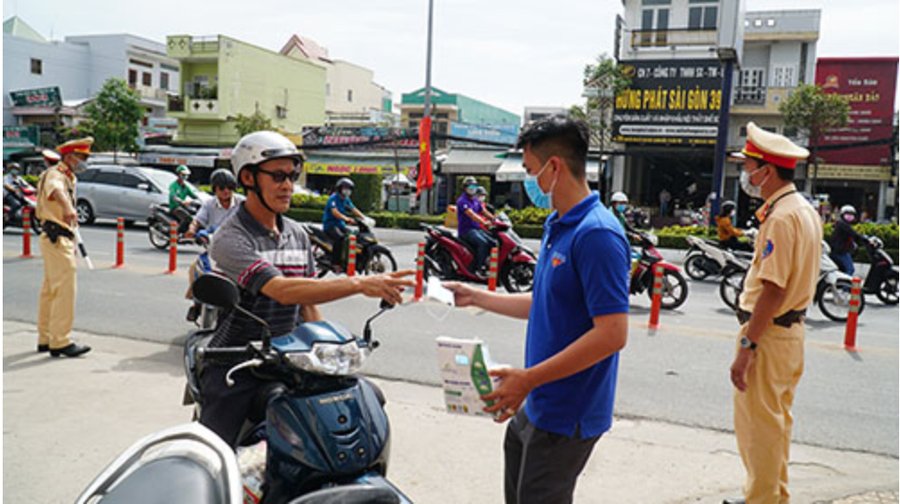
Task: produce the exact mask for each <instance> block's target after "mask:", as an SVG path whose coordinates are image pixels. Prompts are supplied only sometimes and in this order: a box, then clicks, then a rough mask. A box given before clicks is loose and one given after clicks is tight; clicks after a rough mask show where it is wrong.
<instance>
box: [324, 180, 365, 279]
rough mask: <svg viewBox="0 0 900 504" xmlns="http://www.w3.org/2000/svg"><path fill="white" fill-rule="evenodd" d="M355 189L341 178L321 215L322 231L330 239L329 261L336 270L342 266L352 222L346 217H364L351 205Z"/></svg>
mask: <svg viewBox="0 0 900 504" xmlns="http://www.w3.org/2000/svg"><path fill="white" fill-rule="evenodd" d="M354 189H356V184H354V183H353V181H352V180H350V179H349V178H347V177H342V178H341V179H340V180H338V181H337V184H335V186H334V194H332V195H331V196H329V197H328V203H327V204H326V205H325V213H324V214H323V215H322V229H323V230H324V231H325V234H327V235H328V237H329V238H331V241H332V247H331V261H332V264H334V267H335V268H336V269H337V270H340V269H341V267H342V266H341V265H342V264H344V261H343V253H344V239H345V238H346V237H347V224H353V222H354V220H353V218H352V217H349V216H348V215H355V216H356V217H358V218H360V219H362V218H364V217H365V216H364V215H363V214H362V212H360V211H359V209H358V208H356V206H354V205H353V201H351V200H350V195H351V194H353V190H354Z"/></svg>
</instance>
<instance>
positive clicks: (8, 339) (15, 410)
mask: <svg viewBox="0 0 900 504" xmlns="http://www.w3.org/2000/svg"><path fill="white" fill-rule="evenodd" d="M74 339H75V340H76V341H78V342H79V343H86V344H89V345H91V346H92V347H93V348H94V350H93V351H92V352H91V353H89V354H88V355H87V356H86V357H85V358H81V359H51V358H50V357H48V356H47V355H46V354H40V355H39V354H37V353H35V351H34V348H35V344H36V341H37V339H36V334H35V329H34V326H33V325H31V324H24V323H19V322H10V321H4V322H3V340H4V341H3V379H4V382H3V393H4V404H3V406H4V411H3V412H4V414H5V418H4V420H5V422H4V425H3V448H4V450H3V462H4V474H3V476H4V477H3V481H4V483H3V486H4V488H3V497H4V499H5V500H7V501H8V502H41V503H48V504H49V503H70V502H72V501H74V499H75V498H76V497H77V495H78V493H79V492H80V491H81V490H82V489H83V488H84V487H85V486H87V484H88V482H89V481H90V480H91V478H93V477H94V476H95V475H96V474H98V473H99V472H100V471H101V470H102V469H103V467H105V465H106V464H107V463H108V462H110V461H111V460H112V459H113V458H114V457H115V456H116V455H118V454H119V453H120V452H121V451H122V450H124V449H125V448H126V447H127V446H129V445H130V444H131V443H133V442H134V441H136V440H137V439H139V438H140V437H142V436H144V435H147V434H149V433H151V432H154V431H157V430H160V429H162V428H164V427H169V426H172V425H176V424H179V423H184V422H186V421H188V420H189V419H190V410H189V409H188V408H187V407H184V406H181V397H182V390H183V384H184V381H183V380H184V379H183V374H182V369H181V348H180V347H177V346H168V345H161V344H158V343H147V342H141V341H132V340H126V339H122V338H115V337H109V336H100V335H92V334H85V333H76V334H75V335H74ZM377 381H378V383H379V384H380V385H381V386H382V387H383V389H384V392H385V395H386V396H387V400H388V406H387V407H388V414H389V416H390V419H391V427H392V431H393V432H392V440H391V467H390V474H389V476H390V478H391V480H392V481H394V482H395V483H396V484H397V485H398V486H399V487H400V488H402V489H403V490H404V492H406V493H407V495H409V496H410V497H411V498H412V499H413V500H414V501H416V502H424V503H441V504H444V503H496V502H502V474H503V462H502V440H503V433H504V427H503V426H499V425H496V424H494V423H493V422H491V421H489V420H486V419H475V418H464V417H459V416H451V415H448V414H446V413H444V411H443V407H442V394H441V392H440V390H439V389H437V388H434V387H426V386H421V385H414V384H410V383H404V382H396V381H385V380H377ZM723 407H727V405H723ZM742 481H743V468H742V466H741V462H740V458H739V457H738V455H737V453H736V447H735V441H734V437H733V435H732V434H731V433H724V432H717V431H711V430H706V429H699V428H690V427H685V426H679V425H673V424H667V423H663V422H657V421H648V420H639V419H626V418H617V421H616V423H615V424H614V427H613V430H612V431H610V432H609V433H608V434H607V435H606V436H604V438H603V439H602V440H601V441H600V442H599V443H598V445H597V448H596V449H595V451H594V455H593V457H592V459H591V461H590V463H589V464H588V466H587V468H586V470H585V473H584V475H583V476H582V477H581V479H580V480H579V486H578V490H577V493H576V502H579V503H597V502H603V503H651V504H655V503H682V502H687V503H710V504H711V503H718V502H721V501H722V498H723V497H730V496H736V495H738V494H739V489H740V485H741V483H742ZM897 489H898V461H897V459H895V458H886V457H878V456H874V455H867V454H860V453H854V452H842V451H835V450H828V449H824V448H817V447H811V446H804V445H797V444H795V445H794V446H793V449H792V462H791V491H792V493H793V499H792V502H794V503H820V502H834V503H841V504H851V503H881V502H898V499H897Z"/></svg>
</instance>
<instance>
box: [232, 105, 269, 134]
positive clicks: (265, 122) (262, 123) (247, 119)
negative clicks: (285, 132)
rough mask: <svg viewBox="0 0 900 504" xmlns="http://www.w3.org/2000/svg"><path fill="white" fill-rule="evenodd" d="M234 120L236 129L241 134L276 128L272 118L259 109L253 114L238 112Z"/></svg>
mask: <svg viewBox="0 0 900 504" xmlns="http://www.w3.org/2000/svg"><path fill="white" fill-rule="evenodd" d="M234 121H235V124H234V129H236V130H237V132H238V135H240V136H244V135H249V134H250V133H253V132H254V131H263V130H266V131H272V130H274V129H275V128H273V127H272V120H271V119H269V118H268V117H266V116H265V115H263V113H262V112H260V111H259V110H257V111H256V112H254V113H253V115H251V116H245V115H244V114H238V115H237V117H236V118H235V120H234Z"/></svg>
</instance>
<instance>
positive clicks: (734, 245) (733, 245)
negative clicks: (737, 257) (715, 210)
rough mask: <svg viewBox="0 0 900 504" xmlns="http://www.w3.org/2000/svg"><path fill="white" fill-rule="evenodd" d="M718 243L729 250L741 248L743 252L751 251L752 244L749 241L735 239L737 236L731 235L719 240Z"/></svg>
mask: <svg viewBox="0 0 900 504" xmlns="http://www.w3.org/2000/svg"><path fill="white" fill-rule="evenodd" d="M719 245H721V246H722V247H725V248H727V249H731V250H742V251H744V252H753V245H750V244H749V243H746V242H742V241H740V240H738V239H737V236H732V237H731V238H729V239H727V240H725V241H720V242H719Z"/></svg>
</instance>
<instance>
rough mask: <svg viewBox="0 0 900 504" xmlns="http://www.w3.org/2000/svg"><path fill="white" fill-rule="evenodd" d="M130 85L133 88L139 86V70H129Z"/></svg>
mask: <svg viewBox="0 0 900 504" xmlns="http://www.w3.org/2000/svg"><path fill="white" fill-rule="evenodd" d="M128 85H129V86H131V87H134V86H136V85H137V70H132V69H130V68H129V69H128Z"/></svg>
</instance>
